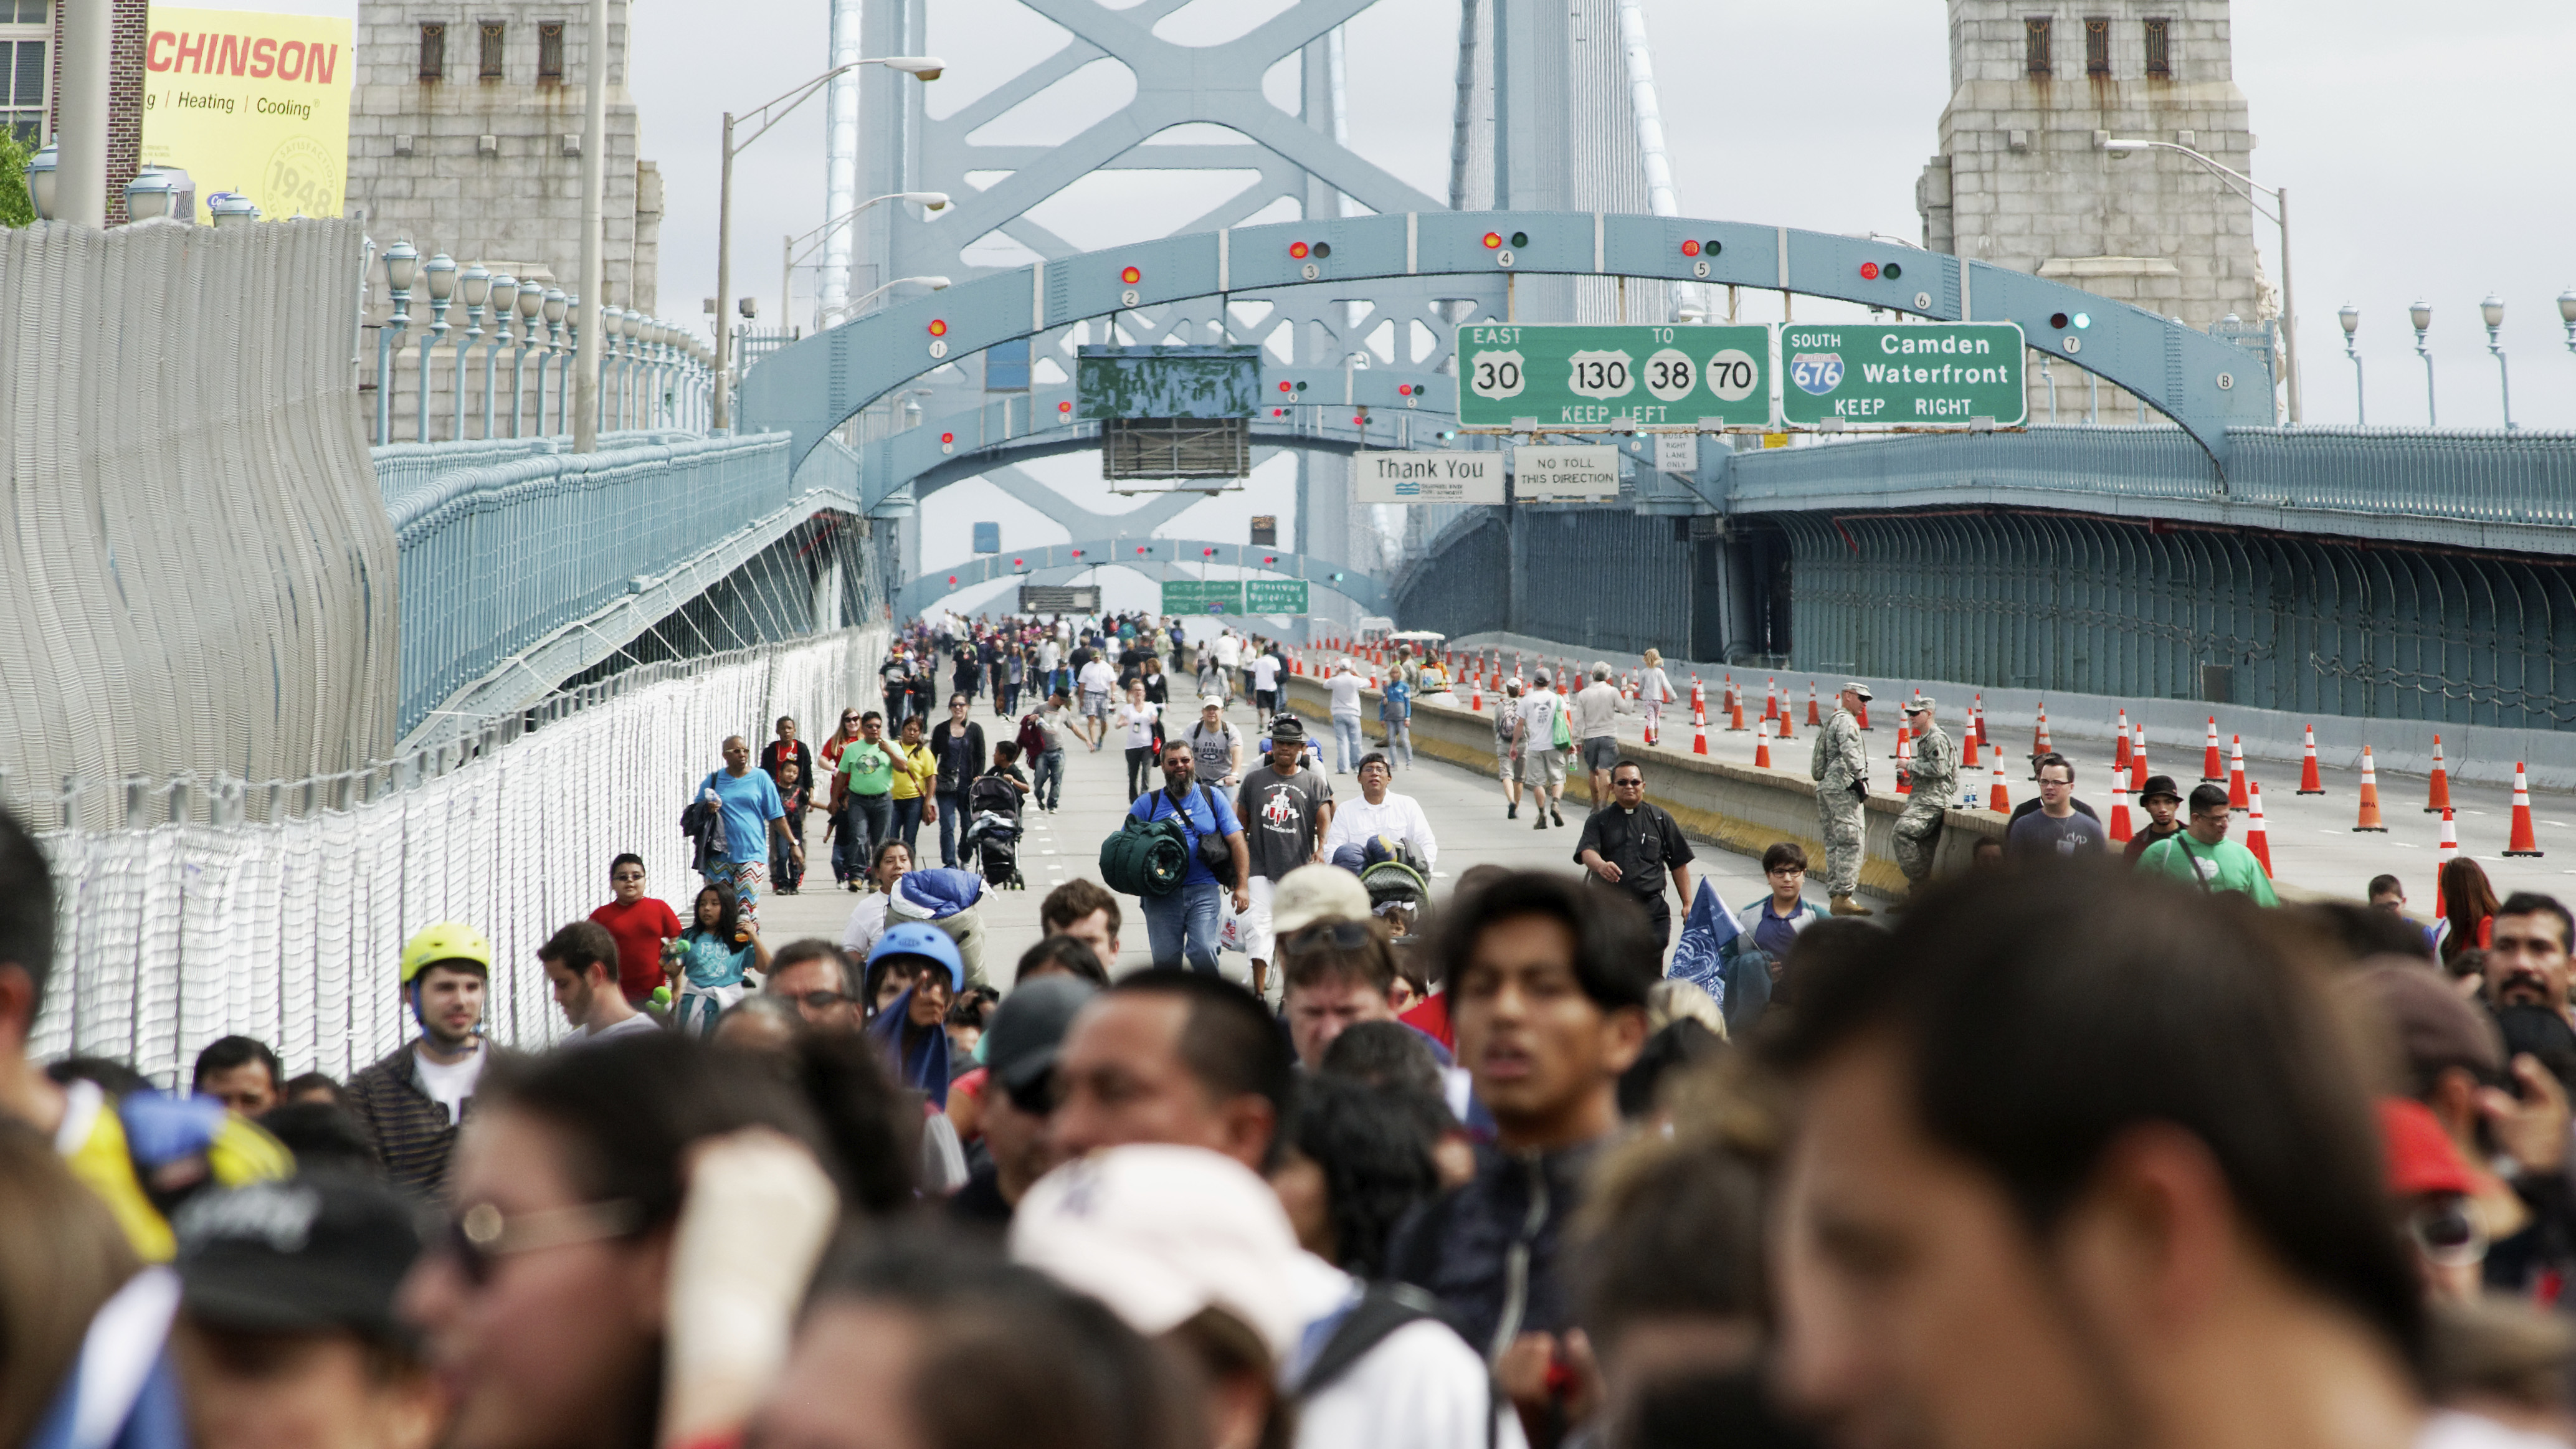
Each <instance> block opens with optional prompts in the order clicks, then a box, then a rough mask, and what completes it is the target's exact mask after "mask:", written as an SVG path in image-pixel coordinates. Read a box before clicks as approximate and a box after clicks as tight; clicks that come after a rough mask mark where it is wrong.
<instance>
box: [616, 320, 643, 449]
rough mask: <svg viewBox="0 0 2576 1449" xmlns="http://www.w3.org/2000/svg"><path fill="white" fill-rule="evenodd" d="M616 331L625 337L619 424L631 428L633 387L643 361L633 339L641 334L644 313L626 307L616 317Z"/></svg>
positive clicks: (634, 409)
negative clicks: (621, 313) (622, 312)
mask: <svg viewBox="0 0 2576 1449" xmlns="http://www.w3.org/2000/svg"><path fill="white" fill-rule="evenodd" d="M617 331H618V335H620V336H622V337H624V338H625V339H626V366H625V368H624V370H623V373H622V375H621V376H620V378H619V381H621V382H622V383H624V384H625V385H624V386H623V387H622V388H620V389H619V395H618V399H617V402H618V416H619V418H620V419H622V421H621V423H620V426H622V427H629V428H631V427H633V426H635V413H636V408H635V389H636V384H637V382H638V380H639V377H638V374H639V371H640V369H641V366H642V363H643V359H642V357H641V356H640V355H639V353H638V350H637V344H636V341H635V339H636V338H637V337H639V336H641V335H642V334H643V331H644V314H643V313H641V312H638V311H636V310H635V309H634V308H632V307H629V308H627V309H626V315H625V316H623V317H620V318H619V319H617Z"/></svg>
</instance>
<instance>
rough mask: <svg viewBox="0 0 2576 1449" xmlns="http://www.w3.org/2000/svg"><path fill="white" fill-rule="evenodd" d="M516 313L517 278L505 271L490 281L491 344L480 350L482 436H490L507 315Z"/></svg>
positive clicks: (507, 330) (507, 339)
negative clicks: (481, 364)
mask: <svg viewBox="0 0 2576 1449" xmlns="http://www.w3.org/2000/svg"><path fill="white" fill-rule="evenodd" d="M518 310H519V279H518V278H516V277H514V276H511V275H510V274H509V273H507V272H503V273H501V274H500V275H499V276H497V277H494V278H493V279H492V345H491V346H489V347H486V348H484V349H483V436H484V438H485V439H486V440H487V441H488V440H489V439H490V438H491V436H492V416H493V413H492V399H493V391H494V384H495V383H497V382H498V381H499V373H500V366H501V354H502V352H503V351H505V350H507V349H508V348H509V346H510V315H511V314H512V313H514V312H516V311H518Z"/></svg>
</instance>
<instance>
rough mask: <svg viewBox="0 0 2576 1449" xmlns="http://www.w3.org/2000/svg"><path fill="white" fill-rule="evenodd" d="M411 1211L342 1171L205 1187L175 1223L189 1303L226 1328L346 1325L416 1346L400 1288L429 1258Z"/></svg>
mask: <svg viewBox="0 0 2576 1449" xmlns="http://www.w3.org/2000/svg"><path fill="white" fill-rule="evenodd" d="M412 1212H413V1209H412V1208H411V1207H410V1206H409V1205H408V1204H406V1203H405V1202H404V1201H403V1200H402V1199H401V1198H399V1197H397V1196H395V1195H394V1193H393V1192H392V1191H391V1190H389V1189H387V1188H385V1187H383V1186H380V1185H378V1184H376V1183H373V1182H369V1181H367V1180H366V1179H364V1178H361V1177H357V1176H354V1175H344V1174H339V1173H307V1174H304V1175H302V1176H298V1177H293V1178H289V1179H286V1180H285V1181H282V1182H255V1183H250V1184H248V1185H245V1186H242V1187H237V1188H231V1189H228V1190H223V1191H216V1192H207V1193H200V1194H198V1195H197V1196H196V1197H193V1198H191V1199H189V1201H188V1204H187V1206H185V1207H184V1208H182V1209H180V1211H179V1215H178V1218H177V1220H176V1221H175V1222H174V1223H173V1224H172V1228H173V1230H174V1231H175V1232H176V1234H177V1236H178V1240H179V1259H178V1268H179V1284H180V1303H181V1304H182V1306H183V1307H184V1308H185V1309H186V1310H187V1312H188V1313H189V1314H190V1315H191V1316H193V1317H195V1318H196V1319H198V1320H199V1321H200V1322H204V1323H209V1324H215V1325H219V1326H222V1327H227V1328H244V1329H253V1330H258V1331H262V1332H299V1331H301V1332H311V1331H317V1330H324V1329H335V1328H337V1329H347V1330H349V1331H350V1332H353V1333H357V1334H360V1335H362V1336H364V1337H366V1338H369V1339H372V1340H374V1341H376V1342H379V1343H387V1344H393V1345H397V1346H407V1345H408V1344H409V1343H410V1342H411V1339H410V1331H409V1330H408V1329H407V1328H406V1327H405V1326H404V1325H403V1323H402V1321H401V1320H400V1319H399V1318H397V1317H396V1316H395V1314H394V1295H395V1293H396V1291H397V1290H399V1289H400V1288H401V1287H402V1280H403V1275H404V1274H406V1273H409V1272H410V1271H411V1265H412V1260H413V1259H414V1258H417V1257H418V1256H420V1230H419V1228H418V1227H417V1226H416V1225H415V1222H414V1219H413V1216H412Z"/></svg>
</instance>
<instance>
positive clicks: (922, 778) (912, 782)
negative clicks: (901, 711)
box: [885, 742, 939, 800]
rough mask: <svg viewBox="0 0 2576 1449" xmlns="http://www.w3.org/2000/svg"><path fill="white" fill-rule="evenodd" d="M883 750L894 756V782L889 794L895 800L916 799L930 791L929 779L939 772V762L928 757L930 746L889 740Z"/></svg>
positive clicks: (934, 777) (936, 775) (935, 776)
mask: <svg viewBox="0 0 2576 1449" xmlns="http://www.w3.org/2000/svg"><path fill="white" fill-rule="evenodd" d="M885 751H886V753H887V754H889V755H892V756H894V784H893V786H892V787H891V788H890V789H889V791H888V793H889V794H891V795H892V796H893V797H894V798H895V799H897V800H918V799H920V798H921V797H922V796H924V795H927V794H929V793H930V790H931V781H932V780H934V779H936V778H937V777H938V774H939V763H938V761H936V760H933V759H932V758H931V757H930V746H928V745H923V744H903V743H892V742H890V743H888V744H887V745H886V747H885Z"/></svg>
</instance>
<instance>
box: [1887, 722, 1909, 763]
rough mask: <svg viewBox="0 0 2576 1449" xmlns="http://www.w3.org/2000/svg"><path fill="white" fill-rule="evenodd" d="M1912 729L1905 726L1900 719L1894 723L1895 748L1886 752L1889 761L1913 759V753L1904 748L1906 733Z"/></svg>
mask: <svg viewBox="0 0 2576 1449" xmlns="http://www.w3.org/2000/svg"><path fill="white" fill-rule="evenodd" d="M1912 729H1913V726H1912V725H1909V724H1907V723H1906V722H1905V721H1904V720H1903V719H1902V718H1899V719H1898V720H1897V721H1896V748H1895V749H1892V750H1889V751H1888V752H1887V757H1888V758H1889V759H1891V760H1907V759H1912V758H1913V757H1914V752H1913V751H1912V750H1909V749H1907V748H1906V747H1905V740H1906V736H1907V733H1908V732H1909V731H1910V730H1912Z"/></svg>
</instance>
